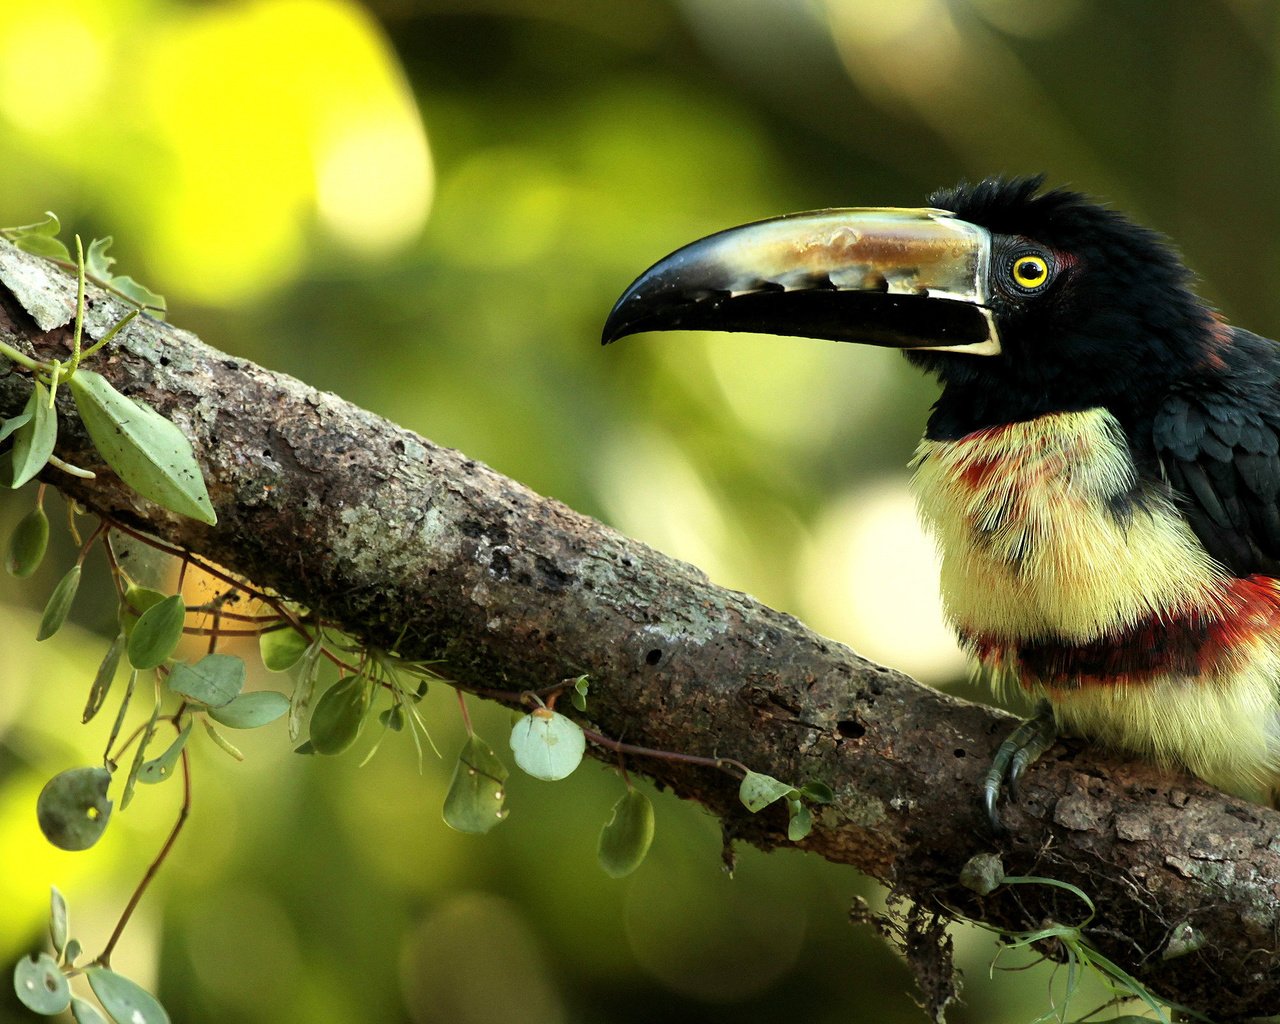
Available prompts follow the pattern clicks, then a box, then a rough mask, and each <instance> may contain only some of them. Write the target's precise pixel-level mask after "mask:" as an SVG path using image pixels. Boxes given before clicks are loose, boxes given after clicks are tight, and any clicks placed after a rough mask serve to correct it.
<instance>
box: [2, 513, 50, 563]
mask: <svg viewBox="0 0 1280 1024" xmlns="http://www.w3.org/2000/svg"><path fill="white" fill-rule="evenodd" d="M48 547H49V517H48V516H47V515H45V511H44V509H43V508H40V507H39V506H37V507H36V508H33V509H32V510H31V511H30V512H28V513H27V514H26V515H25V516H23V517H22V518H21V519H19V520H18V525H17V526H15V527H14V528H13V535H12V536H11V537H10V538H9V551H8V553H7V554H6V555H5V559H4V568H5V571H6V572H7V573H8V574H9V575H10V576H16V577H17V578H18V579H20V580H21V579H26V578H27V577H28V576H30V575H31V574H32V573H33V572H35V571H36V570H37V569H38V568H40V563H41V562H42V561H43V560H44V553H45V551H46V550H47V549H48Z"/></svg>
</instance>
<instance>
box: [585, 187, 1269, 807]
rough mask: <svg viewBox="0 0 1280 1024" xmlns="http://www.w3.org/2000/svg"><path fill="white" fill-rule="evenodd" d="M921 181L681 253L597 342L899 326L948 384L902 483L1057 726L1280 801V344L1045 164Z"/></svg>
mask: <svg viewBox="0 0 1280 1024" xmlns="http://www.w3.org/2000/svg"><path fill="white" fill-rule="evenodd" d="M928 204H929V205H928V206H927V207H924V208H920V209H906V208H892V207H865V208H850V209H833V210H821V211H816V212H811V213H802V214H792V215H788V216H784V217H775V218H772V219H768V220H762V221H758V222H755V223H752V224H746V225H743V226H740V227H734V228H730V229H728V230H726V231H721V232H718V233H716V234H714V235H711V236H709V237H707V238H703V239H700V240H698V241H695V242H693V243H691V244H689V245H686V246H684V247H682V248H680V249H678V250H676V251H675V252H673V253H671V254H670V255H669V256H666V257H664V258H663V259H661V260H659V261H658V262H657V263H655V264H654V265H653V266H652V267H650V268H649V269H648V270H646V271H645V272H644V273H643V274H641V275H640V276H639V277H638V278H637V279H636V280H635V282H634V283H633V284H632V285H631V286H630V287H629V288H627V289H626V290H625V291H624V292H623V294H622V296H621V297H620V298H619V299H618V301H617V302H616V304H615V305H614V307H613V309H612V311H611V312H610V314H609V316H608V318H607V320H606V323H605V325H604V330H603V336H602V340H603V342H604V343H605V344H608V343H610V342H613V341H615V340H617V339H619V338H621V337H624V336H626V335H631V334H637V333H643V332H650V331H671V330H712V331H727V332H734V331H749V332H753V333H765V334H776V335H787V336H802V337H811V338H819V339H828V340H834V341H841V342H856V343H863V344H871V345H880V346H884V347H890V348H898V349H901V350H902V351H903V352H904V353H905V355H906V358H907V359H908V360H909V361H910V362H911V363H912V364H914V365H915V366H916V367H918V368H919V369H921V370H923V371H925V372H926V373H928V374H931V375H933V376H934V377H936V378H937V381H938V383H939V384H940V386H941V387H940V392H939V396H938V399H937V401H936V402H935V404H934V405H933V407H932V410H931V412H930V414H929V416H928V419H927V422H926V426H925V429H924V436H923V438H922V439H921V441H920V444H919V447H918V449H917V451H916V454H915V457H914V459H913V460H912V466H913V468H914V473H913V477H912V489H913V491H914V495H915V499H916V503H917V507H918V511H919V514H920V517H921V519H922V521H923V523H924V525H925V527H926V529H927V530H928V531H929V532H930V533H932V534H933V536H934V538H935V540H936V542H937V545H938V548H939V552H940V555H941V570H940V586H941V591H942V599H943V605H944V609H945V613H946V616H947V618H948V620H949V622H950V624H951V626H952V627H953V629H954V630H955V632H956V634H957V637H958V640H959V642H960V644H961V646H962V647H963V648H964V650H965V651H966V652H967V654H968V655H969V656H970V657H971V658H972V659H973V661H975V662H976V663H977V665H978V666H979V667H980V668H981V669H982V670H985V672H986V674H987V675H988V676H989V677H990V678H991V679H992V680H993V681H994V682H996V683H997V684H1001V685H1013V686H1014V687H1015V688H1020V689H1021V690H1022V691H1023V692H1024V693H1025V694H1027V695H1028V696H1029V697H1030V698H1031V699H1032V700H1033V701H1035V708H1036V710H1035V713H1034V714H1032V715H1031V717H1030V718H1028V719H1027V720H1026V721H1024V722H1023V723H1021V724H1020V725H1019V726H1018V727H1017V728H1016V729H1015V730H1014V731H1013V732H1012V734H1011V735H1010V736H1009V738H1008V739H1007V740H1005V742H1004V743H1002V744H1001V746H1000V748H999V751H998V753H997V754H996V757H995V760H994V762H993V764H992V766H991V770H990V771H989V772H988V773H987V775H986V777H985V779H984V782H983V785H982V791H981V794H980V798H979V799H980V803H981V805H982V807H983V808H985V811H986V815H987V817H988V819H989V820H990V823H991V826H992V827H993V828H994V829H996V830H998V831H1001V830H1003V828H1004V826H1003V824H1002V821H1001V817H1000V814H999V811H998V803H999V800H1000V798H1001V796H1002V793H1003V792H1004V789H1005V785H1006V783H1007V786H1008V791H1009V792H1010V793H1011V795H1013V796H1014V797H1015V798H1016V783H1017V781H1018V779H1019V777H1021V775H1022V773H1023V772H1024V771H1025V770H1026V769H1027V767H1028V765H1030V764H1031V763H1034V761H1035V760H1036V759H1037V758H1038V757H1039V756H1040V755H1041V754H1043V753H1044V752H1045V751H1046V750H1047V749H1048V748H1049V747H1050V746H1051V745H1052V743H1053V742H1054V740H1055V737H1057V736H1058V735H1060V734H1071V735H1076V736H1080V737H1083V738H1085V739H1089V740H1093V741H1095V742H1099V743H1101V744H1103V745H1105V746H1108V747H1111V748H1113V749H1118V750H1120V751H1124V752H1127V753H1129V754H1131V755H1135V756H1137V757H1140V758H1144V759H1147V760H1149V761H1153V762H1155V763H1156V764H1158V765H1160V766H1161V767H1162V768H1165V769H1170V770H1176V769H1185V770H1187V771H1189V772H1190V773H1192V774H1194V775H1196V776H1199V777H1200V778H1201V779H1204V780H1205V781H1207V782H1208V783H1210V784H1211V785H1213V786H1216V787H1218V788H1219V789H1222V790H1225V791H1227V792H1230V793H1233V794H1235V795H1237V796H1241V797H1245V798H1248V799H1252V800H1255V801H1258V802H1262V803H1266V802H1269V801H1273V800H1274V797H1273V789H1274V787H1276V786H1277V783H1280V345H1278V344H1277V343H1276V342H1274V341H1272V340H1270V339H1267V338H1264V337H1261V336H1259V335H1257V334H1253V333H1251V332H1249V331H1247V330H1244V329H1242V328H1239V327H1235V326H1232V325H1230V324H1229V323H1228V322H1227V320H1226V319H1225V318H1224V317H1223V316H1222V315H1221V314H1220V313H1219V312H1218V311H1217V310H1216V309H1214V308H1213V307H1212V306H1211V305H1210V304H1209V303H1207V302H1205V301H1204V300H1203V299H1201V298H1200V297H1199V296H1198V294H1197V293H1196V291H1195V281H1194V277H1193V274H1192V273H1191V271H1190V270H1189V269H1188V268H1187V266H1186V264H1185V262H1184V261H1183V259H1182V257H1181V256H1180V254H1179V253H1178V251H1177V250H1176V249H1175V248H1174V247H1173V245H1172V244H1171V243H1170V241H1169V240H1168V239H1167V238H1166V237H1165V236H1163V235H1162V234H1160V233H1158V232H1156V231H1154V230H1151V229H1149V228H1147V227H1144V226H1142V225H1140V224H1138V223H1137V222H1135V221H1134V220H1132V219H1130V218H1129V217H1127V216H1125V215H1124V214H1122V213H1120V212H1118V211H1116V210H1114V209H1113V208H1111V207H1110V206H1108V205H1106V204H1104V203H1102V202H1099V201H1097V200H1095V199H1093V198H1091V197H1090V196H1088V195H1086V194H1084V193H1081V192H1078V191H1075V190H1072V189H1069V188H1046V187H1045V178H1044V176H1043V175H1039V176H1034V177H993V178H987V179H984V180H980V181H977V182H974V183H969V182H965V183H961V184H959V185H957V186H954V187H950V188H944V189H940V190H938V191H936V192H934V193H933V194H932V195H931V196H929V198H928Z"/></svg>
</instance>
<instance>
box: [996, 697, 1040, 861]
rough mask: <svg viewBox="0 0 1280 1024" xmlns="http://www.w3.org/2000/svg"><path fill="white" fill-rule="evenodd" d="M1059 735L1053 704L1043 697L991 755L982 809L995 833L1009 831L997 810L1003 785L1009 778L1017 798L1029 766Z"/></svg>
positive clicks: (1013, 796)
mask: <svg viewBox="0 0 1280 1024" xmlns="http://www.w3.org/2000/svg"><path fill="white" fill-rule="evenodd" d="M1057 738H1058V726H1057V723H1056V722H1055V721H1054V718H1053V708H1052V707H1051V706H1050V704H1049V702H1048V701H1047V700H1042V701H1041V702H1040V703H1039V704H1037V705H1036V709H1035V711H1034V712H1032V715H1031V717H1030V718H1028V719H1026V720H1024V721H1022V722H1019V723H1018V726H1017V728H1015V729H1014V730H1013V732H1011V733H1010V734H1009V735H1008V737H1007V738H1006V739H1005V741H1004V742H1003V743H1001V744H1000V746H999V748H998V749H997V750H996V756H995V757H994V758H992V760H991V767H990V768H989V769H987V776H986V778H985V779H984V780H983V783H982V809H983V810H984V811H985V812H986V815H987V821H989V822H990V823H991V828H992V830H993V831H994V832H995V833H996V834H998V835H1003V834H1005V833H1006V832H1008V829H1007V828H1005V826H1004V822H1002V821H1001V820H1000V813H999V811H997V810H996V803H997V802H998V801H999V799H1000V788H1001V786H1003V785H1004V784H1005V783H1006V782H1007V783H1008V786H1009V796H1010V797H1011V798H1012V799H1013V800H1015V801H1016V800H1017V799H1018V784H1019V782H1020V781H1021V780H1022V776H1023V774H1024V773H1025V772H1026V770H1027V768H1028V766H1030V765H1032V764H1034V763H1035V762H1036V761H1037V760H1038V759H1039V757H1040V755H1041V754H1043V753H1044V752H1045V751H1046V750H1048V749H1049V748H1050V747H1051V746H1053V743H1054V741H1055V740H1056V739H1057Z"/></svg>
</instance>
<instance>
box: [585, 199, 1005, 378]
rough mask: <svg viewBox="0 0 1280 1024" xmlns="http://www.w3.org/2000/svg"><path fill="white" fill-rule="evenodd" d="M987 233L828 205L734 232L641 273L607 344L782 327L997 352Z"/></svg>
mask: <svg viewBox="0 0 1280 1024" xmlns="http://www.w3.org/2000/svg"><path fill="white" fill-rule="evenodd" d="M990 257H991V235H990V233H989V232H988V231H987V230H986V229H984V228H980V227H978V226H976V225H974V224H970V223H968V222H967V221H963V220H960V219H958V218H957V217H954V216H953V215H951V214H949V213H947V212H945V211H943V210H899V209H850V210H821V211H818V212H816V213H798V214H792V215H791V216H788V217H778V218H775V219H773V220H764V221H759V222H757V223H755V224H747V225H744V226H742V227H737V228H730V229H729V230H727V231H721V232H719V233H718V234H714V235H710V236H708V237H707V238H703V239H701V240H700V241H697V242H693V243H691V244H690V245H686V246H685V247H684V248H682V249H678V250H677V251H676V252H673V253H672V254H671V255H670V256H667V257H666V258H664V259H662V260H659V261H658V262H657V263H655V264H654V265H653V266H652V267H650V268H649V269H648V270H646V271H645V272H644V273H643V274H641V275H640V276H639V277H638V278H637V279H636V280H635V282H634V283H633V284H632V285H631V287H630V288H628V289H627V290H626V292H624V293H623V295H622V298H620V299H619V300H618V301H617V303H616V304H615V305H614V307H613V311H612V312H611V313H610V314H609V319H608V320H607V321H606V322H605V325H604V334H603V337H602V339H601V340H602V342H603V343H604V344H606V345H607V344H609V343H610V342H612V341H616V340H617V339H619V338H621V337H624V336H626V335H628V334H639V333H641V332H644V331H675V330H711V331H750V332H753V333H759V334H785V335H795V336H801V337H809V338H827V339H830V340H832V341H852V342H861V343H863V344H868V345H886V346H890V347H893V348H909V349H938V350H946V351H953V352H967V353H970V354H972V355H998V354H999V352H1000V339H999V337H998V336H997V334H996V328H995V321H994V320H993V318H992V315H991V310H990V308H988V305H987V302H988V290H987V289H988V283H987V268H988V265H989V263H990Z"/></svg>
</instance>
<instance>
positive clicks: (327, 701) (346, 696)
mask: <svg viewBox="0 0 1280 1024" xmlns="http://www.w3.org/2000/svg"><path fill="white" fill-rule="evenodd" d="M369 702H370V697H369V687H368V686H367V685H365V678H364V676H359V675H357V676H347V678H346V679H339V680H338V681H337V682H336V683H334V684H333V685H332V686H331V687H329V689H327V690H325V692H324V693H323V694H322V695H321V697H320V699H319V700H318V701H316V709H315V711H313V712H312V713H311V745H312V746H313V747H314V748H315V751H316V753H317V754H341V753H342V752H343V751H344V750H346V749H347V748H348V747H349V746H351V744H353V743H354V742H355V741H356V737H358V736H359V735H360V729H361V728H362V727H363V726H364V717H365V713H366V712H367V711H368V710H369Z"/></svg>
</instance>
